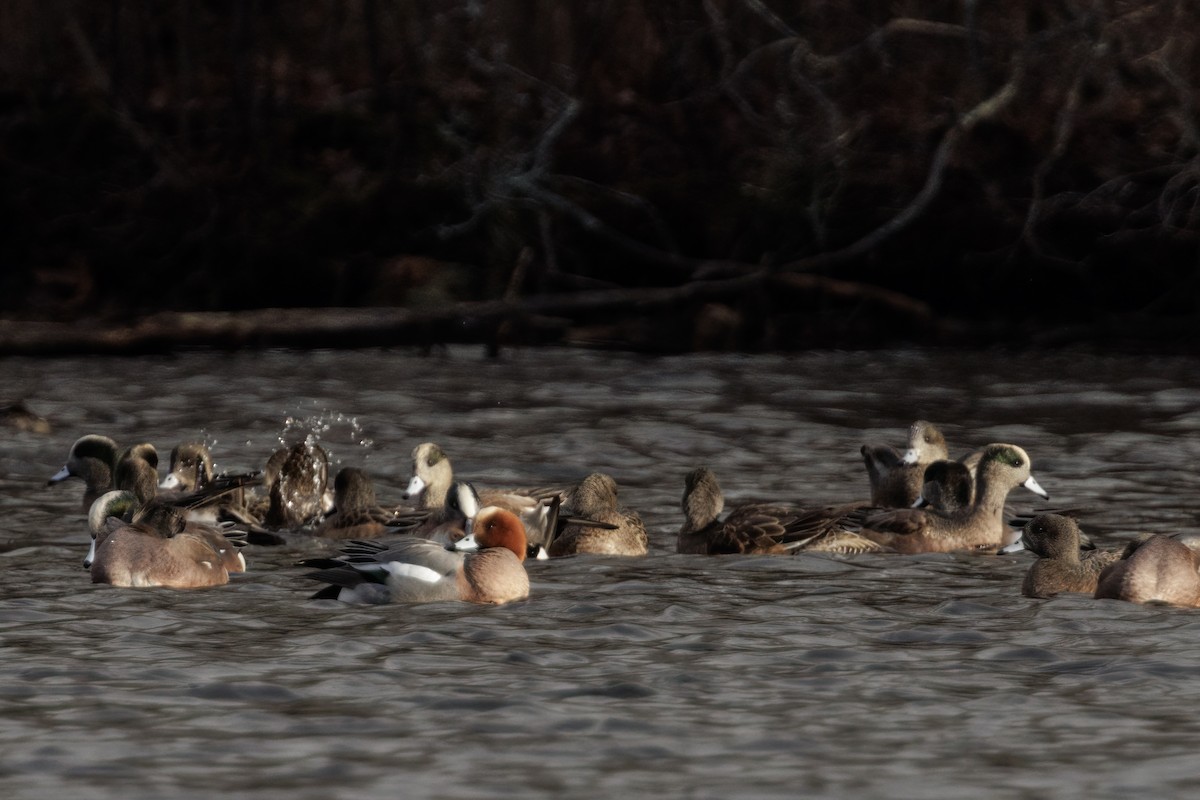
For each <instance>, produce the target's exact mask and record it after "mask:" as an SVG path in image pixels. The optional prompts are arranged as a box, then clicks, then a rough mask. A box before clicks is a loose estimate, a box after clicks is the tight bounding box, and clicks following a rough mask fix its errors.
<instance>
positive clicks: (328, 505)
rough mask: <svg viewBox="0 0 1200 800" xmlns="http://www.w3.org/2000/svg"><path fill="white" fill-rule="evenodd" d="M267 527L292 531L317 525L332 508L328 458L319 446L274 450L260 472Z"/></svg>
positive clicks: (293, 446) (305, 445) (313, 444)
mask: <svg viewBox="0 0 1200 800" xmlns="http://www.w3.org/2000/svg"><path fill="white" fill-rule="evenodd" d="M263 484H264V487H265V488H266V491H267V509H266V511H265V513H264V514H263V515H262V517H263V523H264V524H265V525H266V526H267V527H269V528H284V529H296V528H301V527H304V526H306V525H312V524H315V523H316V522H318V521H319V520H320V519H321V517H322V516H323V515H324V514H325V513H326V512H328V511H330V510H331V509H332V508H333V496H332V493H329V492H328V488H329V487H328V484H329V456H328V455H327V454H326V452H325V448H323V447H321V446H320V445H319V444H315V443H308V442H298V443H296V444H294V445H292V446H291V447H284V448H280V449H279V450H276V451H275V453H274V454H272V456H271V457H270V458H269V459H268V460H267V465H266V469H265V470H264V471H263Z"/></svg>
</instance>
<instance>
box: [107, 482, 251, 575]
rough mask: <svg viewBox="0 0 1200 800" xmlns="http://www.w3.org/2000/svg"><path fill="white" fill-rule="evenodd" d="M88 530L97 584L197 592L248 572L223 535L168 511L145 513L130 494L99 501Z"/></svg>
mask: <svg viewBox="0 0 1200 800" xmlns="http://www.w3.org/2000/svg"><path fill="white" fill-rule="evenodd" d="M148 511H150V513H147V512H148ZM164 526H166V529H164ZM88 529H89V532H90V533H91V536H92V547H91V550H90V551H89V553H88V556H87V558H85V559H84V566H85V567H87V568H88V569H89V571H90V572H91V576H92V582H93V583H109V584H112V585H113V586H122V587H143V586H165V587H170V588H175V589H192V588H199V587H204V586H219V585H221V584H225V583H228V582H229V574H230V573H231V572H244V571H245V569H246V561H245V559H244V558H243V557H242V554H241V553H240V552H239V551H238V549H237V545H236V542H234V541H232V540H230V539H229V538H227V537H226V536H225V534H224V533H223V532H221V531H218V530H216V529H214V528H209V527H208V526H202V525H198V524H196V523H187V522H185V521H184V520H183V519H182V517H180V516H178V514H177V513H176V512H174V511H173V510H170V509H169V508H168V507H166V506H157V507H153V509H152V510H151V509H149V508H141V507H139V504H138V502H137V498H136V497H135V496H134V495H133V493H132V492H129V491H112V492H108V493H106V494H104V495H102V496H101V497H99V498H97V500H96V501H95V502H94V503H93V504H92V508H91V510H90V511H89V513H88Z"/></svg>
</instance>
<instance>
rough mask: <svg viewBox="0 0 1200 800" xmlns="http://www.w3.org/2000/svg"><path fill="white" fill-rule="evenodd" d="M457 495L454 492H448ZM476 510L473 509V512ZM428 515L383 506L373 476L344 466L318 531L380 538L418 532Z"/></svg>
mask: <svg viewBox="0 0 1200 800" xmlns="http://www.w3.org/2000/svg"><path fill="white" fill-rule="evenodd" d="M453 496H454V495H453V493H451V494H450V495H448V497H453ZM474 512H475V509H474V508H472V509H471V513H472V514H474ZM428 517H429V514H428V513H422V512H416V511H408V512H407V513H405V511H404V510H401V509H389V508H384V507H383V506H380V505H379V503H378V502H377V501H376V499H375V486H374V484H373V483H372V481H371V476H370V475H368V474H367V472H366V471H365V470H362V469H359V468H357V467H343V468H342V469H340V470H338V474H337V476H336V477H335V478H334V480H333V511H332V512H330V514H329V515H328V516H326V517H325V518H324V519H323V520H322V521H321V523H320V525H318V526H317V529H316V530H315V531H314V533H315V534H316V535H317V536H321V537H323V538H326V539H377V538H379V537H380V536H387V535H391V534H401V533H409V532H415V530H416V528H417V527H418V526H419V525H421V524H423V523H425V521H426V520H427V519H428ZM460 528H461V525H460ZM457 538H461V536H460V537H457Z"/></svg>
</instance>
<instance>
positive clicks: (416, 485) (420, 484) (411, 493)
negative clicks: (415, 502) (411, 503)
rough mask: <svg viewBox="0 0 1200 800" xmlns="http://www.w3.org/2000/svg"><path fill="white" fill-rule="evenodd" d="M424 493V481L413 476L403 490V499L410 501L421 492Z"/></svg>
mask: <svg viewBox="0 0 1200 800" xmlns="http://www.w3.org/2000/svg"><path fill="white" fill-rule="evenodd" d="M423 491H425V481H423V480H421V479H420V478H419V477H418V476H416V475H413V476H412V480H410V481H409V482H408V488H407V489H405V490H404V499H405V500H411V499H413V498H414V497H417V496H418V495H420V494H421V492H423Z"/></svg>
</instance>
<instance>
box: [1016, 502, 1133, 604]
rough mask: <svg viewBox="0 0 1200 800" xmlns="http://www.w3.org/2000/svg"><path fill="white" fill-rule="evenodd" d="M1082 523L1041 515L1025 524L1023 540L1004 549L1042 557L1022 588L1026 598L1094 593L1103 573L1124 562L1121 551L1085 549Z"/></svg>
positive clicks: (1063, 517) (1036, 562)
mask: <svg viewBox="0 0 1200 800" xmlns="http://www.w3.org/2000/svg"><path fill="white" fill-rule="evenodd" d="M1080 533H1081V531H1080V530H1079V524H1078V523H1077V522H1076V521H1075V520H1074V519H1072V518H1071V517H1067V516H1064V515H1062V514H1038V515H1037V516H1036V517H1034V518H1033V519H1031V520H1029V522H1027V523H1025V527H1024V528H1023V529H1022V532H1021V537H1020V538H1019V539H1018V540H1017V541H1016V542H1014V543H1013V544H1011V545H1008V546H1007V547H1003V548H1001V550H1000V552H1001V553H1003V554H1007V553H1016V552H1019V551H1020V550H1028V551H1030V552H1032V553H1034V554H1036V555H1037V556H1038V560H1037V561H1035V562H1033V565H1032V566H1031V567H1030V568H1029V572H1027V573H1026V574H1025V581H1024V583H1023V584H1022V586H1021V593H1022V594H1023V595H1025V596H1026V597H1053V596H1054V595H1056V594H1059V593H1060V592H1083V593H1084V594H1094V593H1095V591H1096V584H1097V582H1098V581H1099V579H1100V573H1101V572H1102V571H1103V570H1104V569H1105V568H1106V567H1108V566H1109V565H1111V564H1115V563H1116V562H1117V561H1119V560H1120V559H1121V554H1120V553H1119V552H1110V551H1105V550H1082V549H1081V547H1082V543H1081V537H1080Z"/></svg>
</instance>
